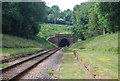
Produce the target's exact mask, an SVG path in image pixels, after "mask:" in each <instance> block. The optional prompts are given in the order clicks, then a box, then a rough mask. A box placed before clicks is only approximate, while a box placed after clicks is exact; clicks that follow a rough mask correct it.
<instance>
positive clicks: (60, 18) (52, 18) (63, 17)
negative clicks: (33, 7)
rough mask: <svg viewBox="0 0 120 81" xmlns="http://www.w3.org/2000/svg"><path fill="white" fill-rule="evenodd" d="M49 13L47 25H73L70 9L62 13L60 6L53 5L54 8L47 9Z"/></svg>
mask: <svg viewBox="0 0 120 81" xmlns="http://www.w3.org/2000/svg"><path fill="white" fill-rule="evenodd" d="M47 11H48V13H47V14H48V16H47V18H46V23H51V24H64V25H65V24H67V25H72V21H71V17H72V11H71V10H70V9H67V10H64V11H61V10H60V9H59V6H57V5H53V6H52V7H47Z"/></svg>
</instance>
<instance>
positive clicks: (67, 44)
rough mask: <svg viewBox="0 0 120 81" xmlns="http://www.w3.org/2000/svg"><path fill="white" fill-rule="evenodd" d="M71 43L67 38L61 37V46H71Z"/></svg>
mask: <svg viewBox="0 0 120 81" xmlns="http://www.w3.org/2000/svg"><path fill="white" fill-rule="evenodd" d="M69 45H70V43H69V41H68V40H67V39H61V40H60V42H59V45H58V46H59V47H66V46H69Z"/></svg>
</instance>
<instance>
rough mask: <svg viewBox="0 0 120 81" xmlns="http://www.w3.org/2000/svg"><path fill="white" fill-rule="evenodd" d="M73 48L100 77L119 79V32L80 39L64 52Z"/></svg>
mask: <svg viewBox="0 0 120 81" xmlns="http://www.w3.org/2000/svg"><path fill="white" fill-rule="evenodd" d="M73 50H76V52H77V54H78V55H79V57H80V58H81V59H82V60H83V61H84V62H85V63H86V65H87V66H89V67H90V68H91V71H92V72H93V73H95V74H97V76H98V78H100V79H118V33H116V34H106V35H101V36H98V37H93V38H90V39H87V40H85V41H79V42H77V43H75V44H73V45H71V46H70V47H68V48H66V49H65V50H64V52H66V54H67V53H69V52H70V53H72V52H73ZM68 64H70V65H71V64H72V63H69V62H68ZM63 65H64V64H63ZM66 70H68V69H66Z"/></svg>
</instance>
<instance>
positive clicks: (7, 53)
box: [0, 48, 41, 59]
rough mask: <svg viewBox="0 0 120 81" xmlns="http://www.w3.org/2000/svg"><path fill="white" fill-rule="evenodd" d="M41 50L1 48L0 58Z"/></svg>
mask: <svg viewBox="0 0 120 81" xmlns="http://www.w3.org/2000/svg"><path fill="white" fill-rule="evenodd" d="M37 50H41V48H2V54H0V58H1V59H8V58H11V57H13V56H15V55H21V54H27V53H30V52H34V51H37Z"/></svg>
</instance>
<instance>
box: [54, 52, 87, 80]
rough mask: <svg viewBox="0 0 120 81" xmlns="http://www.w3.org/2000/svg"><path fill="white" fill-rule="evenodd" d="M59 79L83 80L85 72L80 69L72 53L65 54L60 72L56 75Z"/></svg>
mask: <svg viewBox="0 0 120 81" xmlns="http://www.w3.org/2000/svg"><path fill="white" fill-rule="evenodd" d="M56 75H57V78H59V79H85V78H88V77H87V76H86V75H85V71H84V70H83V69H82V68H81V67H80V65H79V63H78V62H77V60H76V59H75V57H74V55H73V54H72V53H66V54H65V57H64V60H62V66H61V69H60V72H58V73H56Z"/></svg>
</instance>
